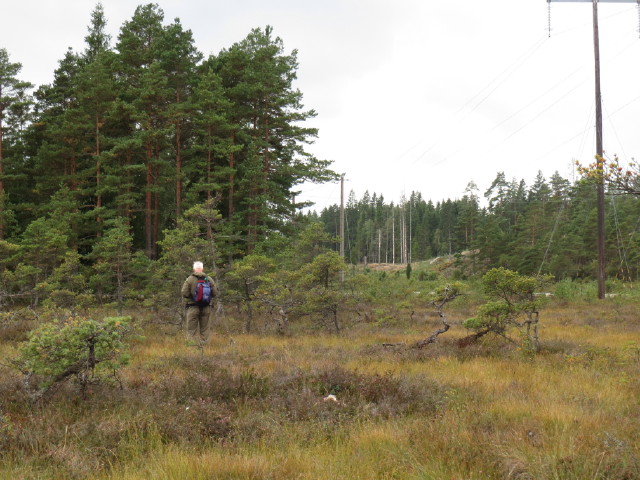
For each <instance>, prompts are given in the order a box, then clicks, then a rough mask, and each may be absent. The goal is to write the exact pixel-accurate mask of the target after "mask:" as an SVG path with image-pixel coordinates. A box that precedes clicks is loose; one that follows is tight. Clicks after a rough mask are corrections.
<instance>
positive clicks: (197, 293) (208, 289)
mask: <svg viewBox="0 0 640 480" xmlns="http://www.w3.org/2000/svg"><path fill="white" fill-rule="evenodd" d="M215 295H216V290H215V285H214V283H213V281H212V279H211V278H210V277H209V276H208V275H206V274H205V273H204V265H203V264H202V262H193V273H192V274H191V275H189V276H188V277H187V279H186V280H185V281H184V283H183V284H182V297H183V298H184V299H185V301H186V308H187V337H188V338H189V339H190V340H194V341H196V342H199V343H200V344H205V343H206V342H207V340H208V339H209V320H210V316H211V300H212V298H213V297H215Z"/></svg>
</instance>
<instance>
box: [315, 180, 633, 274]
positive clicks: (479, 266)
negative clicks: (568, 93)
mask: <svg viewBox="0 0 640 480" xmlns="http://www.w3.org/2000/svg"><path fill="white" fill-rule="evenodd" d="M483 205H484V206H483ZM339 213H340V212H339V207H338V206H333V207H330V208H326V209H324V210H323V211H322V212H321V213H320V214H319V215H318V216H317V217H318V219H319V220H320V221H322V222H323V224H324V225H325V226H326V228H327V230H328V231H330V232H334V233H336V232H338V225H339ZM605 218H606V219H607V228H606V231H607V244H606V245H607V258H608V259H609V262H608V275H609V277H611V278H618V279H620V280H635V279H637V276H638V266H639V265H638V260H639V257H638V254H639V253H640V252H639V250H638V240H639V238H638V236H637V235H638V227H639V226H640V224H639V223H638V218H640V204H639V202H638V199H637V197H635V196H633V195H622V194H621V191H620V189H614V188H613V186H612V188H611V190H610V195H609V196H608V200H607V204H606V215H605ZM596 221H597V219H596V191H595V187H594V183H593V181H591V180H589V179H581V180H578V181H577V182H574V183H571V182H570V181H569V180H567V179H565V178H562V177H561V176H560V175H559V174H558V173H557V172H556V173H554V174H553V175H552V176H551V177H550V178H549V179H546V178H545V177H544V175H543V174H542V173H541V172H539V173H538V175H537V177H536V178H535V179H534V180H533V182H532V184H531V185H530V186H527V184H526V182H525V181H524V180H520V181H518V180H516V179H512V180H508V179H507V178H506V177H505V174H504V173H503V172H499V173H498V174H497V175H496V177H495V179H494V181H493V183H492V184H491V186H490V187H489V188H488V189H487V190H486V191H485V192H484V193H483V198H480V193H479V192H478V188H477V186H476V185H475V184H474V183H473V182H472V183H470V184H469V185H468V187H467V189H466V191H465V192H464V195H463V196H462V198H460V199H455V200H451V199H447V200H443V201H439V202H437V203H435V205H434V203H433V202H432V201H430V200H425V199H424V198H423V197H422V195H421V194H420V193H417V192H414V193H412V194H411V195H410V197H409V198H404V199H402V200H401V201H400V202H399V203H393V202H392V203H386V202H385V200H384V198H383V196H381V195H377V194H375V193H374V194H373V195H370V194H369V193H365V194H364V196H363V197H362V198H361V199H360V200H358V199H356V198H355V196H354V195H353V193H352V194H351V195H350V196H349V200H348V202H347V203H346V205H345V243H346V245H345V252H346V256H347V260H348V261H349V262H351V263H361V262H369V263H381V262H382V263H410V262H411V261H423V260H428V259H431V258H434V257H440V256H446V255H454V256H457V258H458V259H459V260H460V261H459V265H460V267H461V268H460V269H459V271H458V274H459V275H462V276H471V275H473V274H477V273H480V272H483V271H485V270H486V269H487V268H491V267H505V268H510V269H513V270H517V271H519V272H522V273H525V274H539V273H551V274H553V275H554V277H555V278H556V279H557V280H561V279H565V278H569V279H578V278H582V279H592V278H594V276H595V271H596V258H595V253H594V252H595V238H596V227H597V226H596ZM461 257H464V258H465V261H464V262H462V261H461Z"/></svg>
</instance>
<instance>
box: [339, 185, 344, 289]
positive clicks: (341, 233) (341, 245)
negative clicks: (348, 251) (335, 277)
mask: <svg viewBox="0 0 640 480" xmlns="http://www.w3.org/2000/svg"><path fill="white" fill-rule="evenodd" d="M340 258H342V259H343V260H344V173H343V174H342V176H341V177H340ZM340 283H344V270H342V271H341V272H340Z"/></svg>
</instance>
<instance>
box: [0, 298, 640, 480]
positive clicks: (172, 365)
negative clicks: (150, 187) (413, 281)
mask: <svg viewBox="0 0 640 480" xmlns="http://www.w3.org/2000/svg"><path fill="white" fill-rule="evenodd" d="M615 308H616V309H617V311H618V312H620V314H618V315H616V316H615V318H612V314H611V313H610V312H609V311H608V310H607V304H596V305H587V306H582V307H580V309H578V310H579V311H577V312H576V310H575V309H572V308H571V307H570V306H566V305H565V306H562V305H560V306H553V305H552V306H550V307H549V309H548V310H547V311H545V312H544V313H543V316H542V328H541V341H542V347H543V348H542V352H541V353H539V354H537V355H530V354H528V353H527V352H523V351H520V350H518V349H517V348H515V347H514V346H513V345H511V344H509V343H507V342H505V341H503V340H499V339H498V340H496V339H487V341H486V342H484V343H483V344H482V345H479V346H471V347H469V348H459V347H458V346H456V344H455V342H453V341H452V339H454V338H460V337H462V336H464V335H465V334H466V332H465V331H464V329H462V328H461V327H460V326H459V323H460V322H459V320H457V319H456V315H455V312H452V314H451V315H450V318H451V319H452V322H453V323H454V328H452V330H451V331H450V332H448V333H447V334H445V335H443V336H442V337H441V340H440V341H439V342H438V343H437V344H435V345H431V346H428V347H427V348H426V349H424V350H415V349H410V348H407V347H402V346H400V347H397V348H392V349H386V348H383V347H382V343H385V342H389V343H402V342H404V343H405V345H410V344H412V343H413V342H415V341H416V340H419V339H420V338H423V337H424V336H426V335H428V334H429V333H431V331H432V330H433V325H431V324H428V325H421V326H419V327H416V326H414V325H411V326H407V327H408V328H407V332H409V331H410V329H411V333H403V331H402V329H400V328H397V327H395V328H394V329H393V330H389V331H387V332H385V331H382V330H380V329H378V328H374V327H373V326H371V325H370V326H366V325H365V326H361V327H360V328H358V329H354V330H352V331H348V332H345V334H343V335H339V336H338V335H310V334H309V335H297V336H292V337H271V336H259V335H235V336H233V342H231V341H230V337H229V336H228V335H227V334H222V333H220V334H218V335H214V336H213V337H212V339H211V342H210V343H209V344H208V345H207V346H205V347H204V348H203V349H202V350H200V349H198V348H194V347H192V346H189V345H188V344H187V343H186V342H185V340H184V338H183V337H182V336H181V335H173V336H172V335H166V334H163V333H161V332H158V331H155V330H152V329H149V331H148V332H146V339H145V340H144V341H142V342H140V343H137V344H136V345H134V347H133V358H132V364H131V366H130V367H128V368H127V369H125V370H124V371H123V378H124V383H125V385H126V389H125V391H124V392H123V393H121V394H118V395H119V396H118V398H119V399H120V400H118V402H117V403H112V402H110V400H109V399H108V398H107V399H101V401H100V402H98V403H96V406H95V408H97V410H95V411H93V412H92V414H93V415H95V416H96V418H92V419H91V422H92V423H91V422H90V421H89V419H87V418H85V417H83V415H84V414H83V409H84V408H89V407H83V406H82V405H83V404H82V403H79V404H67V403H63V402H62V401H60V402H59V405H58V406H56V405H52V406H50V407H46V408H49V409H50V413H49V415H51V418H52V420H51V422H49V423H47V422H45V421H44V420H43V421H42V424H40V423H38V422H35V423H34V424H33V426H32V428H36V427H38V428H43V432H45V430H44V429H46V428H48V429H49V430H48V431H49V433H46V435H50V438H49V439H48V440H42V442H45V441H49V442H50V443H51V447H50V452H58V453H56V454H55V455H53V454H52V453H46V449H45V450H44V452H45V456H44V458H40V459H39V460H36V459H35V458H32V457H30V456H29V455H28V453H24V452H23V453H22V455H23V457H20V455H19V453H20V452H19V451H17V450H16V451H14V453H13V454H12V455H13V456H7V457H5V460H4V464H2V463H0V478H2V476H3V475H4V476H7V475H12V476H13V478H20V477H21V476H22V478H25V479H28V478H43V479H47V478H64V477H60V472H67V473H68V474H69V475H70V476H69V478H72V476H73V475H75V476H76V477H77V476H78V475H79V472H84V473H86V472H87V465H98V466H99V465H102V466H101V467H97V468H95V469H94V470H93V471H90V475H87V476H85V477H82V478H93V479H96V480H107V479H109V480H134V479H144V478H153V479H154V480H155V479H158V480H163V479H167V480H173V479H175V480H178V479H180V480H183V479H231V478H233V479H283V480H284V479H287V480H288V479H303V480H312V479H314V480H315V479H325V478H331V479H345V480H347V479H349V480H351V479H355V480H360V479H362V480H365V479H366V480H370V479H403V480H404V479H407V480H418V479H421V480H424V479H433V480H440V479H442V480H451V479H455V480H470V479H473V480H485V479H512V480H516V479H520V480H524V479H547V478H549V479H558V480H564V479H567V480H568V479H600V480H603V479H611V480H614V479H616V480H621V479H633V478H640V460H639V458H640V440H639V438H640V437H638V433H637V432H638V431H640V401H639V399H640V395H639V394H640V380H639V375H638V374H639V373H640V354H639V353H638V352H639V350H638V345H639V340H640V336H639V332H640V326H639V324H638V319H637V318H636V317H635V305H631V306H628V305H623V306H620V305H617V306H616V307H615ZM422 330H424V333H422V332H421V331H422ZM12 351H13V350H12V347H11V346H9V345H7V344H2V343H0V354H3V353H4V354H11V353H12ZM217 382H229V385H219V384H218V383H217ZM332 389H333V390H332ZM327 393H335V395H336V397H337V400H338V402H336V403H335V404H334V403H326V402H324V401H323V396H324V395H326V394H327ZM416 395H417V397H415V398H414V396H416ZM94 401H97V399H96V400H94ZM423 401H424V402H427V401H433V407H429V408H424V409H421V408H420V407H421V405H420V402H423ZM394 402H395V403H402V402H404V405H405V407H403V408H396V407H397V406H396V405H394ZM15 408H16V411H18V410H19V408H18V407H15ZM56 409H58V410H56ZM0 413H2V412H0ZM12 415H14V416H13V417H12V418H14V417H15V418H14V420H13V421H14V428H19V427H20V426H19V425H18V422H19V421H23V422H25V425H26V420H24V419H22V420H21V419H20V418H19V417H18V415H17V414H12ZM56 418H61V419H64V421H66V422H68V428H69V429H70V431H71V432H72V433H73V435H75V437H74V436H73V435H66V434H65V435H66V437H64V436H63V433H60V434H59V435H58V436H56V435H55V432H54V433H51V430H54V431H55V429H56V426H55V423H53V421H54V420H55V419H56ZM74 422H75V423H74ZM91 425H97V426H99V427H100V428H101V429H102V430H103V431H104V432H106V433H102V436H98V437H95V436H96V435H97V434H88V433H86V432H85V430H87V429H90V428H93V427H90V426H91ZM83 429H85V430H83ZM13 433H15V431H14V432H13ZM13 433H12V435H13ZM43 434H44V433H43ZM1 435H2V431H1V430H0V442H1V441H2V439H1ZM82 435H84V436H82ZM72 438H76V439H77V443H75V444H73V442H71V441H70V440H69V439H72ZM96 438H97V440H96ZM94 441H95V442H96V443H95V445H94V444H92V443H91V442H94ZM56 442H57V443H56ZM83 442H84V443H83ZM100 442H102V443H100ZM92 445H94V446H92ZM97 445H102V447H103V448H104V449H105V451H106V450H108V451H109V452H110V453H109V455H108V460H100V461H102V462H103V463H102V464H101V463H100V461H98V460H99V459H100V458H102V457H100V456H99V455H97V453H96V451H95V450H93V449H97V448H98V446H97ZM63 447H64V449H63ZM25 452H26V451H25ZM61 452H66V453H65V455H62V454H61ZM82 452H84V454H85V457H86V455H95V458H96V461H95V463H93V464H92V463H88V461H87V460H82V461H81V459H82V458H85V457H82ZM38 455H42V452H40V453H38ZM12 459H13V460H12ZM83 462H84V463H83Z"/></svg>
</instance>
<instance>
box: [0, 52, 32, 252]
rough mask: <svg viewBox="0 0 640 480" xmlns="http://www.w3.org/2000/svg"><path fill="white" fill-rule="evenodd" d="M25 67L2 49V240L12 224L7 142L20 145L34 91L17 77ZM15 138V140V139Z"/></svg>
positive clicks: (0, 177)
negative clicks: (22, 128) (24, 122)
mask: <svg viewBox="0 0 640 480" xmlns="http://www.w3.org/2000/svg"><path fill="white" fill-rule="evenodd" d="M21 69H22V64H20V63H11V62H10V60H9V54H8V53H7V50H6V49H4V48H0V240H2V239H4V237H5V229H6V228H5V227H6V224H7V220H8V215H9V212H8V201H7V197H6V192H5V189H6V185H5V155H6V154H5V152H6V151H7V150H8V149H7V146H8V145H7V143H8V142H7V139H8V140H9V141H10V142H11V141H13V143H17V141H18V140H17V136H18V133H19V132H20V128H19V127H20V126H21V123H22V121H23V119H24V117H25V116H26V114H27V112H28V108H29V104H30V100H29V98H28V96H27V94H26V92H27V90H28V89H30V88H31V87H32V85H31V84H30V83H28V82H24V81H20V80H19V79H18V78H17V77H16V76H17V75H18V74H19V73H20V70H21ZM12 137H13V138H12Z"/></svg>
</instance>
